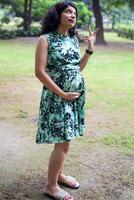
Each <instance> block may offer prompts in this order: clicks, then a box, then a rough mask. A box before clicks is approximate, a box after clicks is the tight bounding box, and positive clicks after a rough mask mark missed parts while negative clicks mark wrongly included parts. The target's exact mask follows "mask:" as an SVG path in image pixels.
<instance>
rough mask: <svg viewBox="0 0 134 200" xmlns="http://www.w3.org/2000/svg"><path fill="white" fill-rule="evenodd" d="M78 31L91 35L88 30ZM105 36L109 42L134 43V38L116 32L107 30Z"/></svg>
mask: <svg viewBox="0 0 134 200" xmlns="http://www.w3.org/2000/svg"><path fill="white" fill-rule="evenodd" d="M78 33H79V34H82V35H85V36H86V35H89V33H88V31H81V30H79V31H78ZM104 37H105V40H106V41H108V42H122V43H124V42H126V43H132V44H134V40H130V39H127V38H122V37H118V35H117V33H116V32H105V33H104Z"/></svg>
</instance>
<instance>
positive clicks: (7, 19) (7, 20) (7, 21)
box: [1, 16, 10, 24]
mask: <svg viewBox="0 0 134 200" xmlns="http://www.w3.org/2000/svg"><path fill="white" fill-rule="evenodd" d="M1 22H2V24H3V23H5V24H8V23H9V22H10V19H9V17H7V16H4V17H3V18H2V19H1Z"/></svg>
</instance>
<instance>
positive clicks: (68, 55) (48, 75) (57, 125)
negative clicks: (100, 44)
mask: <svg viewBox="0 0 134 200" xmlns="http://www.w3.org/2000/svg"><path fill="white" fill-rule="evenodd" d="M76 19H77V9H76V7H75V5H74V4H73V3H70V2H62V3H57V4H56V5H55V6H54V7H53V8H51V9H50V10H49V11H48V12H47V14H46V16H45V18H44V20H43V26H42V35H41V36H40V38H39V40H38V44H37V48H36V56H35V74H36V77H37V78H38V79H39V80H40V81H41V82H42V83H43V89H42V94H41V101H40V109H39V117H38V129H37V135H36V143H38V144H44V143H48V144H52V143H53V144H54V150H53V152H52V154H51V156H50V159H49V166H48V179H47V183H46V185H45V187H44V190H43V191H44V193H45V195H47V196H49V197H50V198H52V199H57V200H59V199H62V200H68V199H69V200H73V197H72V196H71V195H70V194H68V193H67V192H66V191H65V190H63V189H61V188H60V185H64V186H66V187H69V188H72V189H77V188H79V186H80V184H79V183H78V181H77V180H76V179H75V178H73V177H71V176H66V175H65V174H64V173H63V164H64V160H65V157H66V154H67V153H68V151H69V147H70V142H71V140H72V139H73V138H75V137H77V136H82V135H83V134H84V129H85V125H84V103H85V85H84V79H83V76H82V73H81V71H82V70H83V69H84V67H85V65H86V63H87V61H88V59H89V57H90V55H91V54H92V53H93V48H94V41H95V38H96V32H97V31H95V32H94V33H91V35H90V36H88V37H86V38H85V39H86V41H87V43H88V46H87V49H86V50H85V54H84V55H83V57H82V58H81V59H80V49H79V43H78V39H77V37H76Z"/></svg>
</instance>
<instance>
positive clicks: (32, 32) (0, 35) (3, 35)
mask: <svg viewBox="0 0 134 200" xmlns="http://www.w3.org/2000/svg"><path fill="white" fill-rule="evenodd" d="M40 31H41V30H40V27H37V26H31V27H30V29H29V30H28V31H24V30H23V28H18V29H17V30H12V31H11V30H7V29H0V39H12V38H16V37H17V36H18V37H33V36H34V37H36V36H39V34H40Z"/></svg>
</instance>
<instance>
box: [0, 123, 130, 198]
mask: <svg viewBox="0 0 134 200" xmlns="http://www.w3.org/2000/svg"><path fill="white" fill-rule="evenodd" d="M92 132H93V129H92ZM0 136H1V140H0V152H1V154H0V163H1V164H0V172H1V173H0V180H1V184H0V189H1V193H0V200H7V199H8V200H43V199H47V198H46V197H44V195H43V194H42V191H41V189H42V188H43V186H44V182H45V180H46V174H47V159H48V156H49V153H50V151H51V147H52V146H51V147H50V146H48V145H45V146H44V145H43V146H42V145H39V146H38V145H36V144H35V143H34V138H33V139H31V137H26V136H25V135H23V132H22V131H21V130H20V129H19V128H17V127H15V126H14V125H12V124H7V123H5V122H2V121H1V122H0ZM84 137H86V138H84ZM84 137H83V138H79V139H76V140H73V141H72V151H71V152H70V155H69V156H68V158H67V161H66V170H65V171H66V173H68V174H69V173H70V168H71V175H74V176H77V178H78V179H79V180H80V183H81V187H80V189H79V190H78V191H70V190H67V191H68V192H70V193H71V194H73V195H74V197H75V200H86V199H91V200H133V199H134V188H132V186H133V184H134V174H133V170H134V166H133V155H129V156H125V155H123V154H120V153H119V152H117V151H116V150H114V149H113V150H112V149H111V148H108V147H106V146H104V145H99V144H96V143H93V144H92V142H91V141H90V140H89V138H88V137H89V136H88V134H87V135H86V136H84ZM85 139H86V142H85ZM78 152H79V153H78ZM46 154H47V156H46ZM76 163H77V165H76Z"/></svg>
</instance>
